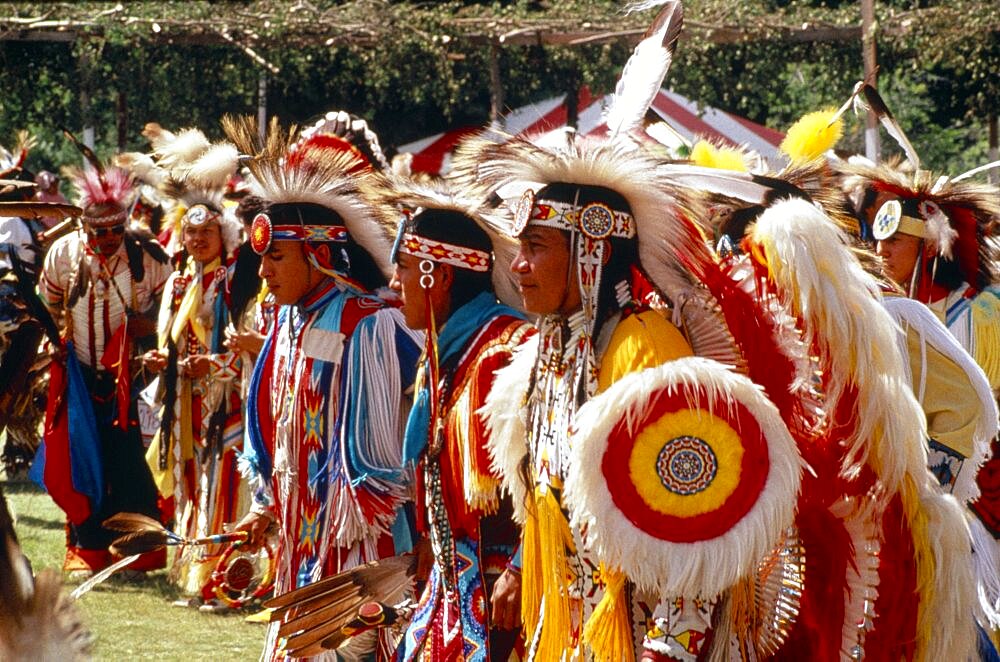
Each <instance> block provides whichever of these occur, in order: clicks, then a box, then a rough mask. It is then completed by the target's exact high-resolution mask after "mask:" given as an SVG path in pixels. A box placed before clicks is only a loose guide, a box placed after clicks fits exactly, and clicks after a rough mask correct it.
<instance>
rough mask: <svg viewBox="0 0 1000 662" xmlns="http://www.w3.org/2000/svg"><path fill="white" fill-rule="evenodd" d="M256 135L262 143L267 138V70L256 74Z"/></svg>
mask: <svg viewBox="0 0 1000 662" xmlns="http://www.w3.org/2000/svg"><path fill="white" fill-rule="evenodd" d="M257 135H258V137H259V138H260V143H261V144H262V145H263V144H264V141H265V140H266V139H267V72H266V71H263V70H261V72H260V74H259V75H258V76H257Z"/></svg>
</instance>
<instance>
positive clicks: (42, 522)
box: [3, 483, 264, 660]
mask: <svg viewBox="0 0 1000 662" xmlns="http://www.w3.org/2000/svg"><path fill="white" fill-rule="evenodd" d="M3 490H4V492H5V493H6V495H7V499H8V502H9V503H10V506H11V508H12V509H13V511H14V514H15V518H16V520H17V535H18V538H19V540H20V542H21V546H22V549H23V550H24V553H25V555H26V556H27V557H28V558H29V559H31V562H32V565H33V566H34V568H35V571H36V572H37V571H38V570H40V569H41V568H56V569H61V568H62V561H63V554H64V552H65V547H64V543H65V531H64V521H65V518H64V516H63V513H62V511H60V510H59V508H58V507H57V506H56V505H55V504H54V503H53V502H52V499H50V498H49V496H48V495H47V494H45V493H44V492H42V491H40V490H39V489H37V488H35V487H34V486H33V485H28V484H23V483H18V484H14V483H4V485H3ZM78 583H79V582H72V581H69V580H67V581H66V586H67V592H68V591H71V590H72V589H73V587H74V586H76V585H77V584H78ZM178 597H180V595H179V593H178V592H177V590H176V589H175V588H174V587H173V586H172V585H171V584H170V583H169V582H168V581H167V577H166V572H165V571H160V572H157V573H152V574H151V575H150V576H149V577H147V578H145V579H144V580H139V581H134V582H125V581H122V580H117V579H116V578H115V577H112V578H111V579H109V580H108V581H106V582H105V583H103V584H101V585H99V586H97V587H96V588H95V589H94V590H92V591H91V592H90V593H87V594H86V595H83V596H81V597H80V600H79V602H78V603H77V606H78V608H79V609H80V611H81V612H82V615H83V619H84V622H85V623H86V624H87V626H88V628H89V629H90V631H91V633H92V634H93V635H94V650H93V653H94V659H95V660H255V659H257V657H258V655H259V653H260V649H261V646H262V645H263V640H264V626H262V625H259V624H252V623H245V622H244V621H243V618H244V616H246V614H245V613H236V614H226V615H217V614H204V613H200V612H198V611H197V610H195V609H179V608H176V607H172V606H171V604H170V603H171V602H172V601H174V600H175V599H177V598H178Z"/></svg>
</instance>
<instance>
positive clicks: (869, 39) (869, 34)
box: [861, 0, 879, 163]
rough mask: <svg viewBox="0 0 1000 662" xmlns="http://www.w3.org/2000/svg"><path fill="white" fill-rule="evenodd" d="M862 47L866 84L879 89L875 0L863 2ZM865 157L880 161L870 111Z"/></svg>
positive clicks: (873, 114) (876, 131)
mask: <svg viewBox="0 0 1000 662" xmlns="http://www.w3.org/2000/svg"><path fill="white" fill-rule="evenodd" d="M861 47H862V53H863V55H864V63H865V82H866V83H869V84H870V85H871V86H872V87H874V88H876V89H878V84H877V82H878V81H877V75H878V74H877V72H876V69H875V68H876V66H877V60H876V53H875V0H861ZM865 156H866V157H868V158H869V159H870V160H871V161H874V162H875V163H878V161H879V141H878V119H877V118H876V117H875V113H874V112H872V111H870V110H869V111H868V113H867V115H866V117H865Z"/></svg>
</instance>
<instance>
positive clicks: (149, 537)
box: [110, 531, 175, 556]
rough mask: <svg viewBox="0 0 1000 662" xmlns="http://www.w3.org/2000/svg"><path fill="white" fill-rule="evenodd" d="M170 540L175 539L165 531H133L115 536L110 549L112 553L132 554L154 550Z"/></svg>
mask: <svg viewBox="0 0 1000 662" xmlns="http://www.w3.org/2000/svg"><path fill="white" fill-rule="evenodd" d="M172 542H175V541H173V540H172V539H171V537H170V535H169V534H168V533H167V532H166V531H135V532H133V533H128V534H125V535H124V536H121V537H120V538H115V541H114V542H113V543H111V547H110V549H111V553H112V554H117V555H119V556H131V555H132V554H145V553H146V552H154V551H156V550H158V549H160V548H161V547H165V546H167V545H169V544H171V543H172Z"/></svg>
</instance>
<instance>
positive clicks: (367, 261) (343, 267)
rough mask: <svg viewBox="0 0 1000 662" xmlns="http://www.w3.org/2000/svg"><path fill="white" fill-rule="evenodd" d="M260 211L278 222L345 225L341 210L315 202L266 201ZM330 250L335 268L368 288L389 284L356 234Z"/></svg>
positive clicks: (371, 289) (281, 223) (279, 223)
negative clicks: (358, 240)
mask: <svg viewBox="0 0 1000 662" xmlns="http://www.w3.org/2000/svg"><path fill="white" fill-rule="evenodd" d="M244 199H246V198H244ZM257 213H266V214H267V215H268V216H269V217H270V219H271V222H272V223H273V224H275V225H307V224H308V225H344V219H343V218H341V216H340V214H338V213H337V212H335V211H333V210H332V209H330V208H329V207H324V206H323V205H320V204H316V203H314V202H278V203H271V204H264V205H263V206H262V207H261V208H260V209H259V210H258V211H257ZM254 215H256V214H254ZM330 253H331V255H330V257H331V262H332V266H333V269H334V270H335V271H337V272H338V273H342V274H346V275H347V276H349V277H350V278H351V279H353V280H356V281H358V282H359V283H360V284H361V286H362V287H364V288H365V289H366V290H368V291H375V290H377V289H378V288H380V287H385V286H386V285H388V281H387V280H386V279H385V276H384V275H383V274H382V270H381V269H379V268H378V264H377V263H376V262H375V259H374V258H373V257H372V256H371V255H369V254H368V251H366V250H365V249H364V248H363V247H362V246H361V244H359V243H358V242H357V241H356V240H355V239H354V237H353V236H351V235H348V237H347V242H346V243H344V244H330Z"/></svg>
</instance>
